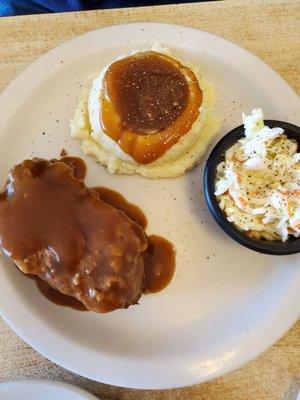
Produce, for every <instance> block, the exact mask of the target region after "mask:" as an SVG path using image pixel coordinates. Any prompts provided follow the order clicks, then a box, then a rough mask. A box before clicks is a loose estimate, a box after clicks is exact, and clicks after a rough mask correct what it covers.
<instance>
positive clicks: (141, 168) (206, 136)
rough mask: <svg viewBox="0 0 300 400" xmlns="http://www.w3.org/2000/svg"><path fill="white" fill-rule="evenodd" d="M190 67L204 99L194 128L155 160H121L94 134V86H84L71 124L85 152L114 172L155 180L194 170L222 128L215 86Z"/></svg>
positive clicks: (74, 135) (72, 131)
mask: <svg viewBox="0 0 300 400" xmlns="http://www.w3.org/2000/svg"><path fill="white" fill-rule="evenodd" d="M190 68H191V69H192V70H193V71H194V73H195V74H196V76H197V78H198V80H199V84H200V88H201V90H202V91H203V102H202V104H201V108H200V114H199V117H198V118H197V120H196V121H195V122H194V124H193V125H192V127H191V129H190V131H189V132H188V133H187V134H185V135H184V136H183V137H182V138H181V139H180V140H179V141H178V143H176V144H175V145H174V146H172V147H171V149H169V150H168V151H167V152H166V153H165V154H164V155H163V156H162V157H160V158H159V159H158V160H156V161H155V162H153V163H150V164H146V165H143V164H138V163H136V162H135V161H133V160H132V161H124V160H121V159H120V158H118V157H116V155H115V154H112V153H111V152H109V151H108V150H107V149H105V148H104V147H103V146H102V145H101V144H100V143H99V141H97V140H95V139H94V138H93V137H92V136H94V137H96V135H95V132H92V128H91V125H90V121H89V112H88V97H89V91H90V88H84V89H83V90H82V92H81V95H80V98H79V104H78V107H77V109H76V111H75V115H74V117H73V119H72V120H71V123H70V127H71V136H72V137H74V138H77V139H79V140H81V142H82V143H81V149H82V151H83V152H84V154H87V155H91V156H93V157H95V158H96V160H97V161H98V162H99V163H100V164H102V165H104V166H106V167H107V170H108V172H110V173H112V174H113V173H117V174H124V175H130V174H140V175H143V176H145V177H147V178H152V179H156V178H171V177H177V176H180V175H182V174H184V173H185V171H187V170H190V169H192V168H193V167H194V166H195V165H196V164H197V162H199V160H200V158H201V157H202V156H203V154H204V153H205V152H206V150H207V148H208V145H209V144H210V142H211V140H212V138H213V137H214V136H215V135H216V133H217V132H218V131H219V128H220V122H219V119H217V118H216V117H213V116H212V114H211V112H212V109H213V107H214V104H215V100H216V95H215V90H214V87H213V86H212V85H211V84H210V83H209V82H207V81H205V80H204V79H203V78H201V77H199V74H198V73H197V69H196V68H195V67H194V66H190Z"/></svg>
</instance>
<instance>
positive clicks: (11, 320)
mask: <svg viewBox="0 0 300 400" xmlns="http://www.w3.org/2000/svg"><path fill="white" fill-rule="evenodd" d="M162 25H163V26H166V27H168V29H174V28H175V29H181V30H188V31H192V32H194V33H196V34H202V35H203V34H204V35H207V36H209V37H211V38H213V39H214V40H217V41H222V42H225V44H226V45H227V46H230V47H231V48H233V49H234V50H235V51H237V50H238V52H239V53H241V52H242V53H243V55H244V56H245V57H248V58H249V57H250V58H251V59H252V60H253V61H256V62H257V63H258V64H259V65H260V67H261V68H263V69H264V70H265V71H268V75H269V74H272V76H273V78H274V79H276V80H277V82H278V84H280V86H281V87H282V88H283V89H284V90H285V92H289V96H295V99H296V98H297V99H298V96H297V94H296V93H295V91H294V90H293V89H292V88H291V87H290V86H289V84H288V83H287V82H286V81H285V80H284V79H283V78H282V77H281V76H280V75H279V74H277V72H275V71H274V70H273V69H272V68H271V67H270V66H269V65H268V64H266V63H265V62H264V61H262V60H261V59H259V58H258V57H257V56H256V55H254V54H252V53H251V52H249V51H248V50H246V49H244V48H243V47H241V46H239V45H238V44H236V43H234V42H232V41H230V40H228V39H225V38H223V37H221V36H218V35H215V34H213V33H210V32H207V31H202V30H199V29H196V28H191V27H187V26H184V25H176V24H165V23H156V22H155V23H153V22H136V23H132V24H130V23H129V24H118V25H111V26H107V27H102V28H98V29H94V30H91V31H88V32H85V33H83V34H81V35H78V36H75V37H73V38H71V39H69V40H68V41H65V42H62V43H61V44H59V45H58V46H56V47H54V48H52V49H50V50H49V51H47V52H46V53H44V54H43V55H41V56H40V57H38V58H36V59H35V60H34V61H33V62H32V63H31V64H29V65H28V66H27V67H26V68H25V69H24V70H23V71H21V72H20V73H19V74H18V75H17V76H16V77H15V78H14V79H13V80H12V81H11V82H10V83H9V84H8V85H7V86H6V88H5V89H4V90H3V91H2V93H1V95H0V106H1V103H3V105H5V104H4V100H5V98H7V97H8V98H9V97H10V96H11V95H12V93H13V92H14V90H15V89H17V90H18V89H19V90H20V89H21V90H22V88H20V87H18V85H19V81H20V82H22V80H23V79H24V78H26V76H27V75H28V74H31V73H33V72H35V71H36V70H38V69H39V65H41V64H43V62H44V61H45V60H46V59H47V58H48V57H49V56H50V57H51V56H52V55H55V53H58V55H59V54H60V53H61V54H63V52H64V50H66V49H68V47H72V45H73V44H74V43H76V42H77V41H80V40H82V38H85V37H88V36H89V35H91V36H92V35H94V34H96V33H97V34H98V33H99V34H100V32H102V34H103V31H109V30H114V29H116V28H117V29H120V28H121V29H126V28H127V27H136V28H141V27H143V28H144V27H146V26H147V27H148V28H149V29H151V27H152V28H155V27H157V26H162ZM76 59H77V57H74V58H73V61H74V60H76ZM53 67H55V68H56V69H55V70H54V71H52V73H55V72H56V71H57V70H59V68H60V67H61V64H60V63H59V61H58V60H56V61H55V62H53ZM42 76H44V78H45V76H49V73H48V72H47V73H46V75H44V74H43V73H42ZM37 81H38V84H39V80H37ZM34 88H35V85H34V86H33V87H32V90H34ZM23 91H24V90H23ZM27 95H28V90H25V98H26V96H27ZM13 96H14V95H13ZM23 96H24V93H23ZM20 102H21V103H22V102H23V100H22V101H20ZM12 114H13V113H12ZM9 119H10V117H6V118H5V120H6V121H8V120H9ZM292 122H293V121H292ZM4 126H5V125H4ZM2 128H3V126H2V127H1V121H0V130H1V129H2ZM0 297H1V296H0ZM295 300H297V299H295ZM295 300H293V301H295ZM4 308H5V307H4ZM0 314H1V316H2V317H3V318H4V320H5V321H6V322H7V323H8V325H9V326H11V328H12V329H13V330H14V331H15V332H16V333H17V334H18V336H20V337H21V338H22V339H23V340H24V341H25V342H27V343H28V344H30V346H31V347H33V348H34V349H36V350H37V351H38V352H39V353H40V354H42V355H44V356H45V357H47V358H48V359H50V360H51V361H53V362H54V363H56V364H59V365H61V366H63V367H65V368H67V369H68V370H70V371H72V372H75V373H77V374H79V375H81V376H85V377H87V378H89V379H95V380H97V381H98V382H104V383H107V384H110V385H118V386H123V387H128V388H137V389H168V388H177V387H185V386H188V385H193V384H197V383H202V382H206V381H208V380H210V379H214V378H216V377H219V376H223V375H224V374H227V373H229V372H231V371H233V370H235V369H237V368H239V367H241V366H242V365H244V364H245V363H247V362H249V361H251V360H252V359H254V358H256V357H257V356H258V355H259V354H261V353H262V352H264V351H265V350H266V349H267V348H269V347H270V346H271V345H273V344H274V343H275V342H276V341H277V340H278V339H279V338H280V337H281V336H282V335H283V334H284V333H285V332H286V331H287V330H288V329H289V328H290V327H291V326H292V325H293V324H294V323H295V321H296V320H297V318H298V315H297V313H296V312H293V313H292V315H291V316H290V319H289V321H288V322H287V323H285V324H284V326H283V327H282V329H280V330H279V331H278V332H277V334H276V335H273V336H272V340H269V341H265V342H266V343H265V342H264V344H263V345H261V346H258V347H257V349H256V351H255V352H252V353H251V356H243V357H241V358H240V360H235V362H234V363H233V362H231V364H230V366H227V367H225V366H222V367H221V368H220V369H218V370H217V371H216V372H212V373H210V374H208V375H202V376H199V375H198V374H195V375H189V377H190V379H187V375H186V374H182V379H181V380H182V381H180V382H177V383H176V384H174V382H173V383H172V384H167V385H166V384H163V383H159V384H157V383H154V384H149V383H148V384H147V385H145V384H144V383H138V382H136V381H135V384H132V380H131V382H130V383H129V384H127V382H126V381H124V380H122V379H119V380H118V382H116V380H115V379H114V378H113V379H112V380H110V378H109V377H108V378H107V377H105V378H104V379H103V378H101V380H99V377H98V378H97V377H95V376H93V375H92V374H91V373H89V372H90V371H88V372H85V373H84V372H83V371H82V370H81V369H80V368H78V366H77V365H76V367H74V366H70V361H68V362H66V361H63V362H62V361H61V359H60V357H57V354H56V356H55V355H53V354H51V351H48V350H47V349H45V348H44V346H43V345H36V343H33V342H34V340H31V338H28V334H27V333H26V329H25V332H24V329H22V326H20V324H19V323H18V322H16V321H17V320H18V318H17V317H15V316H14V317H13V316H12V315H10V313H9V312H5V311H3V307H1V309H0ZM286 315H287V313H286ZM273 323H274V324H275V325H276V320H274V321H273ZM21 325H22V324H21ZM282 325H283V324H282ZM52 353H53V352H52ZM54 354H55V352H54Z"/></svg>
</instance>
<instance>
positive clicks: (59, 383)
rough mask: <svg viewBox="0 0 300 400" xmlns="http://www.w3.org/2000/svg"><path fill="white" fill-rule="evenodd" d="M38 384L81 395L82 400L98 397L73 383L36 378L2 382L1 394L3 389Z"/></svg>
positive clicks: (91, 399) (0, 384) (0, 386)
mask: <svg viewBox="0 0 300 400" xmlns="http://www.w3.org/2000/svg"><path fill="white" fill-rule="evenodd" d="M36 384H42V385H45V386H47V387H49V386H52V387H55V388H64V389H66V390H67V393H69V394H79V395H80V396H82V400H97V397H95V396H94V395H93V394H92V393H89V392H87V391H86V390H84V389H82V388H81V387H79V386H76V385H74V384H72V383H68V382H62V381H56V380H52V379H45V378H43V379H35V378H22V379H15V380H9V381H6V382H1V383H0V393H1V388H5V386H7V387H8V388H9V387H10V386H12V388H13V387H14V386H15V385H17V386H21V387H24V386H31V385H33V386H35V385H36Z"/></svg>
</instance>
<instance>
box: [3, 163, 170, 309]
mask: <svg viewBox="0 0 300 400" xmlns="http://www.w3.org/2000/svg"><path fill="white" fill-rule="evenodd" d="M85 173H86V167H85V164H84V162H83V161H82V160H81V159H79V158H76V157H63V158H62V159H61V160H51V161H47V160H44V159H38V158H35V159H33V160H25V161H23V162H22V163H21V164H19V165H16V166H15V167H14V168H12V170H11V171H10V173H9V176H8V180H7V183H6V187H5V190H4V192H3V193H1V194H0V245H1V248H2V250H3V252H4V253H5V254H6V255H7V256H9V257H10V258H12V260H13V261H14V262H15V263H16V264H17V266H18V267H19V269H20V270H21V271H22V272H23V273H25V274H32V275H36V276H38V277H39V278H41V279H42V280H43V281H45V282H46V283H47V284H48V285H49V286H51V287H52V288H54V289H56V290H58V291H60V292H61V293H63V294H65V295H68V296H72V297H74V298H76V299H77V300H79V301H80V302H82V303H83V304H84V306H85V307H86V308H87V309H89V310H92V311H96V312H109V311H112V310H115V309H117V308H127V307H128V306H130V305H132V304H135V303H137V302H138V300H139V298H140V296H141V294H142V292H143V291H145V292H147V291H151V288H150V289H149V288H148V287H147V282H148V281H149V279H148V278H147V274H151V273H152V271H153V270H155V271H157V272H158V274H157V276H156V277H157V279H158V280H161V279H165V278H164V276H163V274H164V273H166V272H164V271H165V270H166V269H168V271H169V280H168V282H169V281H170V280H171V278H172V275H173V272H174V259H175V254H174V250H173V247H172V251H170V248H168V247H167V245H166V244H168V245H170V244H169V242H168V241H166V240H165V239H163V238H160V242H159V243H158V245H156V247H155V246H154V247H155V248H154V249H153V248H152V247H151V246H148V242H149V243H152V238H151V236H150V237H149V238H147V236H146V234H145V231H144V228H143V227H142V226H141V225H140V224H143V223H145V222H143V221H145V219H143V218H142V217H141V214H138V213H135V212H134V208H133V206H132V207H130V204H129V203H127V202H126V203H124V204H123V209H124V211H125V212H126V211H127V214H132V217H133V218H134V216H135V215H136V214H137V220H138V221H139V223H140V224H139V223H136V222H135V221H134V220H133V219H132V218H130V217H129V216H128V215H126V214H125V212H123V211H122V204H121V197H119V200H118V201H119V203H118V204H119V208H120V209H119V208H118V207H113V206H112V205H110V204H109V203H108V202H105V201H103V200H102V199H101V198H102V197H103V196H105V193H106V198H107V199H108V200H109V197H108V194H107V192H104V194H103V189H102V191H101V190H100V189H97V188H95V189H89V188H87V187H86V186H85V184H84V181H83V179H84V177H85ZM101 193H102V194H101ZM112 201H113V196H112V195H111V201H110V202H112ZM116 201H117V200H116V199H115V202H116ZM124 201H125V200H124ZM116 205H117V204H116ZM126 207H127V208H126ZM170 246H171V245H170ZM148 247H149V249H148ZM164 249H165V250H164ZM158 252H162V253H163V254H162V257H164V258H163V259H167V261H168V262H167V263H166V264H165V265H162V262H161V260H162V258H160V259H159V260H158V259H157V257H156V255H157V253H158ZM168 282H166V284H167V283H168ZM152 291H154V290H152Z"/></svg>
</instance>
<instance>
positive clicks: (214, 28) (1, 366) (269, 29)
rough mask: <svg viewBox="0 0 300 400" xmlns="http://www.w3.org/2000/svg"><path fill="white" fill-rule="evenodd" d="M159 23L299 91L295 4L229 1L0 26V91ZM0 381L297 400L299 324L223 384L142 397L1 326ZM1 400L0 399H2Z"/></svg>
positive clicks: (118, 396) (238, 399) (118, 398)
mask: <svg viewBox="0 0 300 400" xmlns="http://www.w3.org/2000/svg"><path fill="white" fill-rule="evenodd" d="M137 21H156V22H169V23H176V24H182V25H187V26H192V27H195V28H199V29H202V30H206V31H209V32H212V33H215V34H217V35H221V36H223V37H225V38H227V39H229V40H232V41H234V42H236V43H238V44H239V45H241V46H242V47H245V48H246V49H248V50H250V51H251V52H252V53H254V54H256V55H257V56H259V57H260V58H262V59H263V60H264V61H265V62H267V63H268V64H269V65H270V66H271V67H272V68H273V69H274V70H275V71H277V72H278V73H279V74H280V75H281V76H282V77H283V78H284V79H285V80H286V81H287V82H288V83H289V84H290V85H291V86H292V87H293V88H294V90H296V91H297V92H298V93H299V91H300V73H299V66H300V23H299V21H300V2H299V0H298V1H297V0H296V1H292V0H289V1H279V0H269V1H266V0H265V1H263V0H262V1H251V0H248V1H245V0H228V1H220V2H207V3H198V4H185V5H173V6H161V7H149V8H147V9H145V8H127V9H119V10H105V11H90V12H79V13H67V14H55V15H35V16H24V17H11V18H3V19H1V20H0V43H1V46H0V61H1V64H0V65H1V69H0V89H3V88H4V87H5V86H6V84H7V83H8V82H9V81H10V80H11V79H12V78H13V77H14V76H16V75H17V74H18V73H19V72H20V71H21V70H23V69H24V67H25V66H26V65H28V64H29V63H30V62H32V61H33V60H34V59H35V58H37V57H38V56H40V55H41V54H43V53H44V52H45V51H47V50H49V49H51V48H52V47H54V46H56V45H58V44H59V43H61V42H63V41H65V40H67V39H69V38H71V37H73V36H76V35H79V34H81V33H84V32H86V31H89V30H91V29H95V28H99V27H102V26H107V25H113V24H119V23H128V22H137ZM0 338H1V340H0V381H7V380H11V379H19V378H24V377H31V378H48V379H56V380H61V381H65V382H70V383H73V384H76V385H78V386H81V387H82V388H85V389H87V390H89V391H90V392H92V393H94V394H95V395H96V396H98V397H99V398H100V399H104V400H108V399H111V400H112V399H114V400H137V399H144V400H156V399H165V400H171V399H180V400H193V399H197V400H295V399H296V397H297V392H298V391H299V387H300V323H299V322H298V324H296V325H295V326H294V327H293V328H292V329H291V330H290V331H289V332H288V333H287V334H286V335H285V336H284V337H283V338H282V339H281V340H280V341H279V342H277V343H276V344H275V345H274V346H273V347H272V348H270V349H269V350H268V351H266V352H265V353H264V354H262V355H261V356H260V357H258V358H257V359H256V360H254V361H252V362H250V363H248V364H247V365H246V366H244V367H243V368H241V369H239V370H238V371H235V372H233V373H231V374H229V375H227V376H225V377H223V378H220V379H216V380H214V381H211V382H208V383H205V384H202V385H196V386H192V387H188V388H183V389H176V390H163V391H140V390H130V389H123V388H118V387H112V386H108V385H105V384H101V383H97V382H93V381H90V380H88V379H85V378H82V377H80V376H77V375H75V374H73V373H71V372H68V371H66V370H64V369H63V368H61V367H59V366H57V365H55V364H53V363H52V362H50V361H48V360H46V359H45V358H43V357H42V356H40V355H39V354H38V353H37V352H36V351H35V350H33V349H32V348H30V347H29V346H28V345H27V344H26V343H24V342H23V341H22V340H21V339H19V338H18V337H17V336H16V335H15V334H14V332H13V331H12V330H11V329H10V328H9V327H8V326H7V325H6V324H5V322H4V321H2V320H0ZM1 400H2V399H1Z"/></svg>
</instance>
